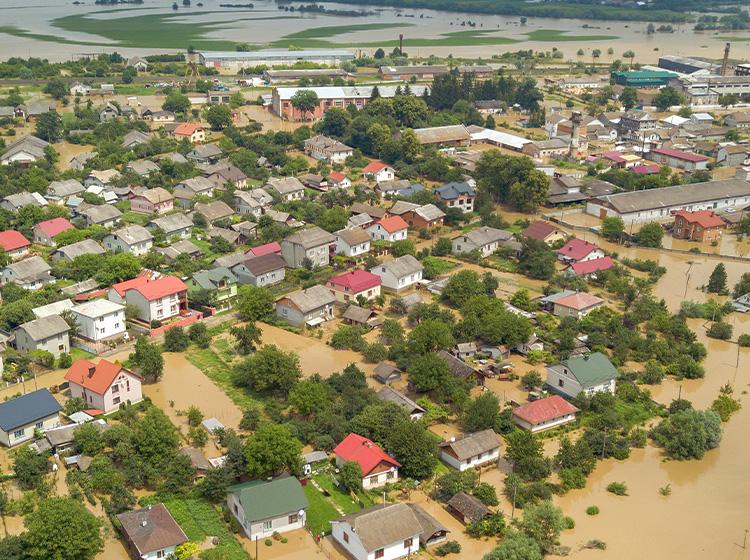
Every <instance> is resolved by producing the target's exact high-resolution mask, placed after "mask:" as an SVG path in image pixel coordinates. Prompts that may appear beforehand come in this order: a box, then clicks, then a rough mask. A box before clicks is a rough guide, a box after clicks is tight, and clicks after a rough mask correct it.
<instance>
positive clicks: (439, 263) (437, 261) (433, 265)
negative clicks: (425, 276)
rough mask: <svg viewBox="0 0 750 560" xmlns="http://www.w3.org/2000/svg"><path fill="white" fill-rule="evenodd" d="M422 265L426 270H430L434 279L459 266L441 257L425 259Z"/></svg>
mask: <svg viewBox="0 0 750 560" xmlns="http://www.w3.org/2000/svg"><path fill="white" fill-rule="evenodd" d="M422 264H423V265H424V267H425V268H427V269H429V271H430V275H431V276H433V277H435V276H440V275H441V274H445V273H446V272H449V271H451V270H453V269H454V268H456V267H457V266H458V265H457V264H456V263H454V262H453V261H449V260H446V259H441V258H440V257H425V258H424V259H422Z"/></svg>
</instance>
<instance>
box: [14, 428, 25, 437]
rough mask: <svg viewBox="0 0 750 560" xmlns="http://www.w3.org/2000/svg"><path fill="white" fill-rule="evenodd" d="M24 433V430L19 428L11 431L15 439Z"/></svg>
mask: <svg viewBox="0 0 750 560" xmlns="http://www.w3.org/2000/svg"><path fill="white" fill-rule="evenodd" d="M24 433H25V430H24V429H23V428H21V429H20V430H16V431H15V432H13V437H14V438H16V439H18V438H22V437H23V434H24Z"/></svg>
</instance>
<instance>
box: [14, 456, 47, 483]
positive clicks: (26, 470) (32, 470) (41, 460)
mask: <svg viewBox="0 0 750 560" xmlns="http://www.w3.org/2000/svg"><path fill="white" fill-rule="evenodd" d="M13 472H15V474H16V481H17V482H18V486H19V487H20V488H21V489H22V490H31V489H33V488H37V487H38V486H39V485H40V484H41V483H42V480H43V479H44V475H45V474H47V472H49V456H48V455H47V454H46V453H37V452H36V451H33V450H32V449H31V448H30V447H29V446H28V445H24V446H23V447H21V448H20V449H19V450H18V451H17V452H16V456H15V459H14V461H13Z"/></svg>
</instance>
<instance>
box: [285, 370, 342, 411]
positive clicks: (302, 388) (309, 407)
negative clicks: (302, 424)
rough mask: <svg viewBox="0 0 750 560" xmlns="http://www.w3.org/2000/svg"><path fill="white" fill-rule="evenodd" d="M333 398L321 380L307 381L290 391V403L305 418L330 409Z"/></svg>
mask: <svg viewBox="0 0 750 560" xmlns="http://www.w3.org/2000/svg"><path fill="white" fill-rule="evenodd" d="M331 398H332V397H331V394H330V393H329V390H328V388H327V387H326V385H325V384H324V383H322V382H321V381H320V380H319V379H305V380H304V381H301V382H299V383H297V385H295V386H294V387H292V389H291V391H289V402H290V403H291V405H292V406H293V407H294V408H295V409H296V410H297V412H298V413H299V414H300V415H302V416H304V417H310V416H313V415H315V414H317V413H320V412H323V411H324V410H326V409H328V408H329V406H330V405H331Z"/></svg>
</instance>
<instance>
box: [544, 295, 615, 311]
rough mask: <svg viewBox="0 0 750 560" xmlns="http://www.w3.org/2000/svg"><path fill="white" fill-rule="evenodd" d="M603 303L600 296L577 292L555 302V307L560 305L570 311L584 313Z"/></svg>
mask: <svg viewBox="0 0 750 560" xmlns="http://www.w3.org/2000/svg"><path fill="white" fill-rule="evenodd" d="M602 303H604V300H603V299H602V298H600V297H598V296H595V295H593V294H589V293H587V292H577V293H575V294H572V295H569V296H565V297H563V298H560V299H558V300H557V301H556V302H555V305H560V306H561V307H567V308H569V309H575V310H576V311H582V310H584V309H588V308H590V307H594V306H596V305H601V304H602Z"/></svg>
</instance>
